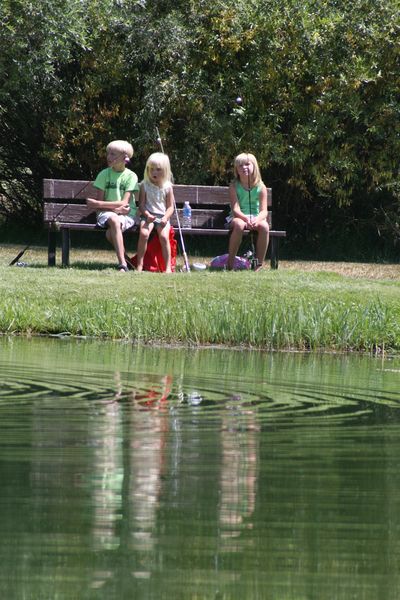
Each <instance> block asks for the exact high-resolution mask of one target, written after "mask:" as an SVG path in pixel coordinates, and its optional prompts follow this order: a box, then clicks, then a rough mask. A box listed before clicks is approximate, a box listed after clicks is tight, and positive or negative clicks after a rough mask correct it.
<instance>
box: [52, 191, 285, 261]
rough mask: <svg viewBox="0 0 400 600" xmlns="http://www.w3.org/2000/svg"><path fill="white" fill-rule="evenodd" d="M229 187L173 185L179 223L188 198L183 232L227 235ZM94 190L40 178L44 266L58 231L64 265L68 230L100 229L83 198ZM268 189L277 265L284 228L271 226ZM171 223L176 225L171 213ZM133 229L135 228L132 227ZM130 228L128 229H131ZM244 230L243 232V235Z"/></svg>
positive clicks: (270, 197) (68, 248)
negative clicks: (45, 244) (189, 218)
mask: <svg viewBox="0 0 400 600" xmlns="http://www.w3.org/2000/svg"><path fill="white" fill-rule="evenodd" d="M228 190H229V188H228V187H222V186H202V185H174V195H175V201H176V205H177V209H178V215H179V219H180V222H181V223H182V206H183V203H184V202H185V200H188V201H189V203H190V205H191V207H192V227H191V228H190V229H188V228H184V227H182V234H183V235H185V236H186V235H192V236H193V235H209V236H221V235H224V236H227V235H228V234H229V229H228V228H227V227H226V221H225V219H226V217H227V215H228V214H229V212H230V203H229V191H228ZM96 196H97V191H96V190H95V189H94V188H93V186H92V183H91V182H90V181H80V180H66V179H44V180H43V199H44V203H43V222H44V225H45V227H46V228H47V229H48V230H49V234H48V265H49V266H55V264H56V248H57V238H58V233H59V232H60V233H61V261H62V265H63V266H64V267H66V266H68V265H69V255H70V248H71V242H70V232H71V231H73V230H82V231H101V232H103V233H104V229H103V228H101V227H98V226H97V225H96V213H95V212H94V211H93V210H90V209H88V208H87V206H86V203H83V202H82V200H85V199H86V198H87V197H92V198H96ZM271 207H272V190H271V188H268V210H269V214H268V221H269V225H270V246H269V248H270V253H271V255H270V256H271V258H270V261H271V268H272V269H277V268H278V261H279V240H280V238H283V237H286V231H275V230H273V229H272V212H271ZM171 224H172V225H173V226H174V227H177V219H176V215H175V213H174V215H173V217H172V218H171ZM132 229H133V230H134V229H135V228H132ZM131 231H132V230H131ZM247 233H248V232H245V234H247Z"/></svg>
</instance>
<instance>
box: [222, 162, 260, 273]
mask: <svg viewBox="0 0 400 600" xmlns="http://www.w3.org/2000/svg"><path fill="white" fill-rule="evenodd" d="M234 176H235V178H234V180H233V182H232V183H231V185H230V188H229V195H230V202H231V218H230V227H231V230H232V233H231V236H230V240H229V256H228V268H229V269H232V268H233V265H234V260H235V256H236V254H237V252H238V250H239V246H240V243H241V241H242V237H243V231H244V230H245V229H249V230H250V231H251V235H253V232H255V233H257V244H256V258H257V265H258V267H257V269H256V270H260V269H261V268H262V264H263V261H264V258H265V254H266V252H267V247H268V241H269V227H268V222H267V215H268V200H267V188H266V187H265V185H264V183H263V181H262V179H261V174H260V169H259V166H258V163H257V159H256V157H255V156H254V154H248V153H242V154H239V155H238V156H237V157H236V158H235V160H234Z"/></svg>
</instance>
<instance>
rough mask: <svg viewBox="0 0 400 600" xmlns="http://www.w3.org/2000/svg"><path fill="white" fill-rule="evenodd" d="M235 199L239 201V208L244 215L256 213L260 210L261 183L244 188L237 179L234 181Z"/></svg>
mask: <svg viewBox="0 0 400 600" xmlns="http://www.w3.org/2000/svg"><path fill="white" fill-rule="evenodd" d="M235 190H236V195H237V199H238V201H239V206H240V210H241V211H242V213H244V214H245V215H254V216H256V215H258V213H259V212H260V191H261V185H257V186H256V187H253V188H251V190H250V194H249V190H246V189H245V188H244V187H243V186H242V184H241V183H240V182H239V181H237V182H236V183H235Z"/></svg>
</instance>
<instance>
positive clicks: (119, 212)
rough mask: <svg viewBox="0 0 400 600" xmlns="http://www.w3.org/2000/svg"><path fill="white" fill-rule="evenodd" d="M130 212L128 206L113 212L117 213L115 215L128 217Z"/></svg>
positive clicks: (125, 205)
mask: <svg viewBox="0 0 400 600" xmlns="http://www.w3.org/2000/svg"><path fill="white" fill-rule="evenodd" d="M130 210H131V207H130V206H129V204H124V205H123V206H120V207H119V208H117V210H116V211H115V212H116V213H117V215H128V214H129V211H130Z"/></svg>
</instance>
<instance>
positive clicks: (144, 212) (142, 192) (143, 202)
mask: <svg viewBox="0 0 400 600" xmlns="http://www.w3.org/2000/svg"><path fill="white" fill-rule="evenodd" d="M139 213H140V214H141V215H142V216H143V217H145V219H146V221H147V223H153V221H154V219H155V216H154V215H152V214H151V213H149V211H148V210H146V191H145V189H144V185H143V184H142V185H141V186H140V192H139Z"/></svg>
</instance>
